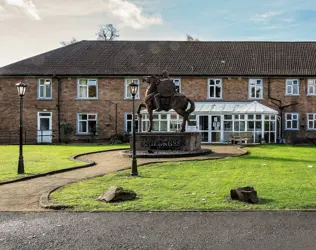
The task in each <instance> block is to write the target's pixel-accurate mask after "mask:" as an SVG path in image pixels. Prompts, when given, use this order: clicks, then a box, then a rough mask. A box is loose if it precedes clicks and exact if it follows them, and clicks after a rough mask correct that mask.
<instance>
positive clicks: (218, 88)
mask: <svg viewBox="0 0 316 250" xmlns="http://www.w3.org/2000/svg"><path fill="white" fill-rule="evenodd" d="M208 98H214V99H215V98H216V99H220V98H222V80H221V79H208Z"/></svg>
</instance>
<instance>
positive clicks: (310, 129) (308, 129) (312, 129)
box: [306, 128, 316, 131]
mask: <svg viewBox="0 0 316 250" xmlns="http://www.w3.org/2000/svg"><path fill="white" fill-rule="evenodd" d="M306 131H316V128H307V129H306Z"/></svg>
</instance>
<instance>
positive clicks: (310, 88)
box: [307, 79, 316, 95]
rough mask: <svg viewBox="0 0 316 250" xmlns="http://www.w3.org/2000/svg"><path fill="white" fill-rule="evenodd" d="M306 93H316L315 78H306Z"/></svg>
mask: <svg viewBox="0 0 316 250" xmlns="http://www.w3.org/2000/svg"><path fill="white" fill-rule="evenodd" d="M307 95H316V79H308V87H307Z"/></svg>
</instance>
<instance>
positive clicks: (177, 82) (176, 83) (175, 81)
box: [172, 78, 181, 93]
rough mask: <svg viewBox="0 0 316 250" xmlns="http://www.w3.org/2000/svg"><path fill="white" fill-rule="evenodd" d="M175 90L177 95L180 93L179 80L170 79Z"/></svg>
mask: <svg viewBox="0 0 316 250" xmlns="http://www.w3.org/2000/svg"><path fill="white" fill-rule="evenodd" d="M172 81H173V83H174V86H175V89H176V91H177V92H178V93H181V79H178V78H177V79H172Z"/></svg>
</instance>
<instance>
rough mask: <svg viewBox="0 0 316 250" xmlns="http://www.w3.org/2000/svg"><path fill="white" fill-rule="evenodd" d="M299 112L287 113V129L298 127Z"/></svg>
mask: <svg viewBox="0 0 316 250" xmlns="http://www.w3.org/2000/svg"><path fill="white" fill-rule="evenodd" d="M298 117H299V116H298V113H285V129H289V130H296V129H298V124H299V122H298Z"/></svg>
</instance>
